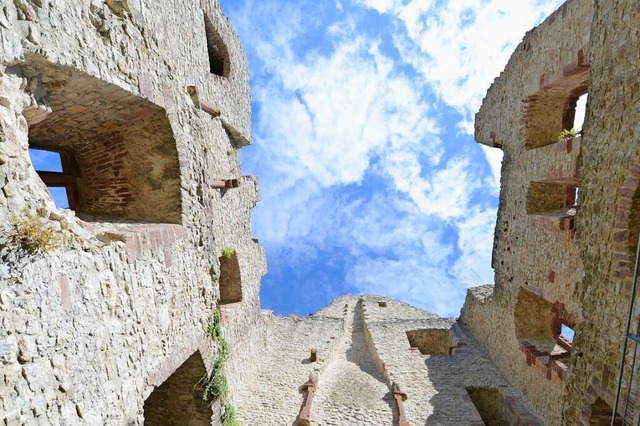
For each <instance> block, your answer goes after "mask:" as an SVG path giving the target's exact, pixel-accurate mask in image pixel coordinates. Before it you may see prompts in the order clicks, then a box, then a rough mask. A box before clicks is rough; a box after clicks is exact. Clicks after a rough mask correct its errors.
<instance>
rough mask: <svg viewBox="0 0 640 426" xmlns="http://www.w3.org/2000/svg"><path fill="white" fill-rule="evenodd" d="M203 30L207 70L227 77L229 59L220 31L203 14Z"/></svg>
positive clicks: (229, 65)
mask: <svg viewBox="0 0 640 426" xmlns="http://www.w3.org/2000/svg"><path fill="white" fill-rule="evenodd" d="M204 30H205V33H206V36H207V53H208V54H209V71H210V72H211V74H215V75H218V76H220V77H229V71H230V68H231V61H230V59H229V50H228V49H227V46H226V45H225V44H224V41H223V40H222V37H220V33H219V32H218V31H217V30H216V28H215V27H214V26H213V23H212V22H211V20H210V19H209V17H208V16H207V14H206V13H205V14H204Z"/></svg>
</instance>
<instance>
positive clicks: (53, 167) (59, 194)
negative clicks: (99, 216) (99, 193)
mask: <svg viewBox="0 0 640 426" xmlns="http://www.w3.org/2000/svg"><path fill="white" fill-rule="evenodd" d="M29 157H30V158H31V163H32V164H33V168H34V169H35V170H36V172H37V173H38V175H39V176H40V179H42V181H43V182H44V184H45V185H46V186H47V190H48V191H49V194H50V195H51V197H52V198H53V201H54V203H55V205H56V207H58V208H63V209H66V208H70V207H71V208H75V200H76V198H77V190H76V182H75V178H76V177H75V176H73V174H72V173H71V171H70V170H69V169H71V168H72V167H71V164H70V158H69V156H68V155H67V154H63V153H60V152H55V151H48V150H44V149H36V148H30V149H29ZM63 157H64V160H63Z"/></svg>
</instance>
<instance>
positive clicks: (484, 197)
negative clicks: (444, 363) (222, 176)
mask: <svg viewBox="0 0 640 426" xmlns="http://www.w3.org/2000/svg"><path fill="white" fill-rule="evenodd" d="M220 3H221V5H222V7H223V9H224V11H225V13H226V14H227V15H228V16H229V18H230V19H231V21H232V23H233V25H234V27H235V29H236V31H237V32H238V34H239V36H240V39H241V40H242V43H243V46H244V49H245V52H246V54H247V57H248V60H249V67H250V71H251V85H252V96H253V108H254V109H253V132H254V133H253V137H254V144H253V145H252V146H251V147H247V148H243V149H242V151H241V158H242V165H243V173H245V174H255V175H258V176H259V177H260V181H261V192H262V201H261V202H260V204H259V205H258V207H257V208H256V209H255V210H254V212H253V232H254V234H255V236H256V237H257V238H259V239H260V242H261V244H263V245H264V246H265V247H266V250H267V261H268V267H269V272H268V274H267V275H266V276H265V277H264V279H263V286H262V291H261V301H262V306H263V308H266V309H273V310H274V311H275V312H276V313H279V314H287V313H296V314H303V315H304V314H308V313H310V312H314V311H316V310H318V309H320V308H322V307H323V306H325V305H327V304H328V303H330V301H331V300H332V299H333V298H335V297H337V296H340V295H342V294H344V293H347V292H350V293H355V294H357V293H377V294H382V295H385V296H389V297H393V298H396V299H399V300H403V301H406V302H409V303H412V304H414V305H416V306H419V307H422V308H425V309H427V310H430V311H432V312H435V313H438V314H440V315H446V316H457V315H458V314H459V310H460V307H461V305H462V302H463V301H464V296H465V294H466V289H467V288H468V287H470V286H475V285H481V284H486V283H492V282H493V270H492V269H491V266H490V265H491V248H492V242H493V229H494V224H495V219H496V208H497V203H498V189H499V186H498V185H499V173H500V171H499V169H500V162H501V158H502V153H501V152H500V151H499V150H494V149H489V148H484V147H482V146H480V145H478V144H476V143H475V142H474V140H473V137H472V133H473V125H472V123H473V116H474V114H475V112H476V111H477V109H478V108H479V107H480V103H481V101H482V98H483V96H484V94H485V92H486V90H487V88H488V87H489V85H490V84H491V82H492V81H493V79H494V78H495V77H496V76H498V75H499V73H500V71H501V70H502V69H503V68H504V66H505V64H506V62H507V60H508V58H509V56H510V55H511V53H512V51H513V50H514V48H515V47H516V46H517V44H518V43H519V42H520V40H521V39H522V37H523V36H524V34H525V32H526V31H528V30H529V29H531V28H532V27H533V26H535V25H537V24H538V23H539V22H540V21H541V20H542V19H544V17H546V16H547V15H549V14H550V13H551V12H552V11H553V10H555V9H556V8H557V7H558V6H559V5H560V4H561V3H562V2H561V1H559V0H548V1H547V0H538V1H534V0H518V1H513V0H450V1H442V0H438V1H435V0H325V1H320V2H319V1H317V0H296V1H282V0H220Z"/></svg>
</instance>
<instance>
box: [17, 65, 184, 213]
mask: <svg viewBox="0 0 640 426" xmlns="http://www.w3.org/2000/svg"><path fill="white" fill-rule="evenodd" d="M14 68H15V67H14ZM19 72H20V73H22V75H23V76H24V77H26V78H27V79H28V80H29V82H30V85H29V87H28V89H27V90H30V91H31V92H32V93H31V94H32V95H33V96H34V97H35V98H37V99H39V101H40V102H41V103H42V104H44V105H48V107H49V108H50V112H49V113H48V114H46V115H45V114H42V110H43V109H42V108H40V109H38V110H27V111H25V112H24V115H25V117H26V119H27V122H28V124H29V147H30V148H34V149H39V150H46V151H53V152H55V153H59V154H60V156H61V158H62V160H63V171H62V173H60V174H55V173H40V176H41V178H42V179H43V181H44V182H45V184H46V185H47V186H50V187H55V186H64V187H65V188H66V189H67V194H68V195H69V197H68V198H69V201H70V207H71V208H73V209H74V210H75V211H76V213H77V214H78V216H79V217H81V218H82V219H84V220H100V221H107V222H108V221H122V220H125V221H126V220H135V221H146V222H156V223H174V224H177V223H180V220H181V210H182V209H181V198H180V169H179V163H178V153H177V149H176V143H175V140H174V138H173V132H172V129H171V125H170V123H169V120H168V118H167V115H166V113H165V110H164V109H163V108H161V107H159V106H158V105H155V104H153V103H151V102H149V101H148V100H146V99H144V98H142V97H139V96H136V95H134V94H132V93H130V92H128V91H126V90H124V89H122V88H120V87H118V86H116V85H114V84H110V83H107V82H105V81H102V80H99V79H97V78H95V77H92V76H90V75H88V74H85V73H82V72H80V71H78V70H75V69H74V68H71V67H66V66H60V65H54V64H51V63H49V62H48V61H46V60H44V59H41V58H36V59H33V58H30V60H29V61H28V62H27V63H25V64H22V65H21V66H20V69H19ZM34 112H35V113H34Z"/></svg>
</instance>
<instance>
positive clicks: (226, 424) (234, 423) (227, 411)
mask: <svg viewBox="0 0 640 426" xmlns="http://www.w3.org/2000/svg"><path fill="white" fill-rule="evenodd" d="M220 420H222V426H240V422H238V419H237V415H236V408H235V407H234V406H233V404H231V403H229V402H227V404H226V405H225V406H224V413H222V417H221V418H220Z"/></svg>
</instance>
